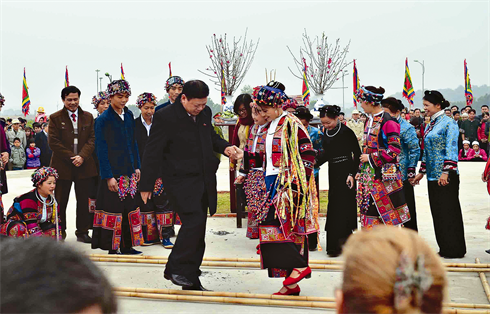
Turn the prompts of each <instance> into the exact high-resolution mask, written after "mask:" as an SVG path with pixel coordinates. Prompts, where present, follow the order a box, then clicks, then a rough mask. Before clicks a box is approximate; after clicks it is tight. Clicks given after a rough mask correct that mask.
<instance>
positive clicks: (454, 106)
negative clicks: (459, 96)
mask: <svg viewBox="0 0 490 314" xmlns="http://www.w3.org/2000/svg"><path fill="white" fill-rule="evenodd" d="M453 108H456V110H459V107H458V106H456V105H452V106H451V110H452V109H453Z"/></svg>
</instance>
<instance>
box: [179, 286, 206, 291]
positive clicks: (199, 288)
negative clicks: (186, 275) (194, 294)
mask: <svg viewBox="0 0 490 314" xmlns="http://www.w3.org/2000/svg"><path fill="white" fill-rule="evenodd" d="M182 290H194V291H212V290H208V289H206V288H204V287H203V286H202V285H199V286H192V287H182Z"/></svg>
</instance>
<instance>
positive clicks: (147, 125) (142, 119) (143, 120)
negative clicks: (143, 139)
mask: <svg viewBox="0 0 490 314" xmlns="http://www.w3.org/2000/svg"><path fill="white" fill-rule="evenodd" d="M140 118H141V122H143V125H144V126H145V127H151V125H152V124H153V116H151V123H150V124H148V123H146V121H145V118H143V115H140Z"/></svg>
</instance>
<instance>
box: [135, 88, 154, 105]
mask: <svg viewBox="0 0 490 314" xmlns="http://www.w3.org/2000/svg"><path fill="white" fill-rule="evenodd" d="M147 102H149V103H152V104H154V105H155V106H156V105H157V98H156V97H155V95H153V94H152V93H146V92H145V93H143V94H141V95H139V96H138V99H137V100H136V105H138V108H139V109H141V107H143V106H144V105H145V104H146V103H147Z"/></svg>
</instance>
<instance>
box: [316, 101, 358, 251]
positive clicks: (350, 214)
mask: <svg viewBox="0 0 490 314" xmlns="http://www.w3.org/2000/svg"><path fill="white" fill-rule="evenodd" d="M339 113H340V107H339V106H330V105H327V106H324V107H322V108H321V109H320V120H321V121H322V124H323V126H324V127H325V135H324V139H323V153H322V154H321V155H320V156H318V157H317V165H322V164H324V163H325V162H327V161H328V162H329V167H328V183H329V187H330V190H329V191H328V209H327V213H328V214H327V223H326V224H325V230H326V231H327V254H328V255H329V256H330V257H336V256H339V255H340V254H341V253H342V246H343V245H344V243H345V241H346V240H347V238H348V237H349V236H350V235H351V234H352V231H354V230H356V229H357V203H356V182H355V181H354V176H355V173H356V172H357V168H358V166H359V156H360V155H361V150H360V148H359V142H358V141H357V137H356V134H355V133H354V131H352V129H350V128H349V127H348V126H346V125H345V124H343V123H341V122H340V121H339V118H338V117H339Z"/></svg>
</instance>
